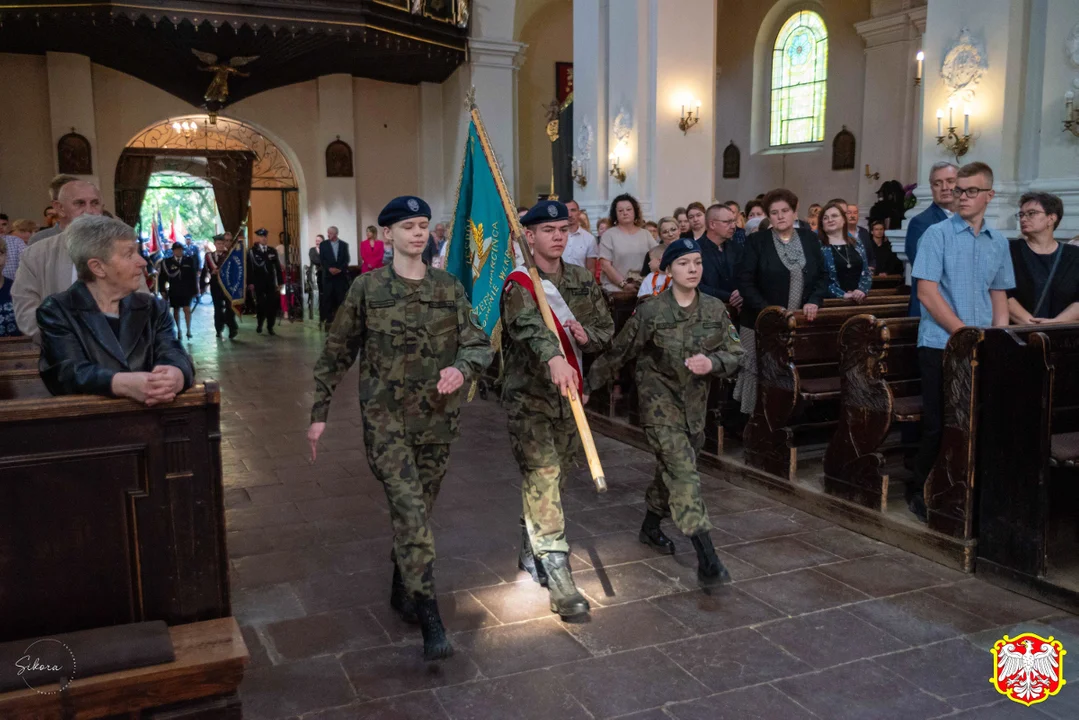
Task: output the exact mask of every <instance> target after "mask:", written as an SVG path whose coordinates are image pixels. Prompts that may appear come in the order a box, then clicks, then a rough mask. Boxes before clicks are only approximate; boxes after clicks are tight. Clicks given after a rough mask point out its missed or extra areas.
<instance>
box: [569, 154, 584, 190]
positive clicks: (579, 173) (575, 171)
mask: <svg viewBox="0 0 1079 720" xmlns="http://www.w3.org/2000/svg"><path fill="white" fill-rule="evenodd" d="M569 174H570V176H571V177H572V178H573V182H575V183H577V187H579V188H582V189H583V188H584V186H585V185H587V184H588V176H587V175H586V174H585V171H584V165H581V163H580V161H578V160H577V158H573V159H572V160H571V161H570V165H569Z"/></svg>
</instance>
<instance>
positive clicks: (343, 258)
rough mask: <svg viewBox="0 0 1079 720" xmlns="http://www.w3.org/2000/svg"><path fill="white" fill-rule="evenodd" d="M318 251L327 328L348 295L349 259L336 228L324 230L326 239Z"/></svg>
mask: <svg viewBox="0 0 1079 720" xmlns="http://www.w3.org/2000/svg"><path fill="white" fill-rule="evenodd" d="M318 249H319V256H320V258H321V259H322V272H323V273H324V274H323V276H322V277H323V280H322V287H323V289H324V290H325V296H326V306H325V307H326V326H327V327H329V325H330V324H331V323H332V322H333V318H334V315H336V314H337V308H339V307H341V303H343V302H344V301H345V296H346V295H348V286H349V282H348V266H349V264H350V259H351V258H350V256H349V254H348V243H347V242H345V241H344V240H341V239H340V238H338V237H337V228H336V227H334V226H332V225H331V226H330V227H328V228H327V229H326V239H325V240H323V241H322V244H320V245H319V248H318Z"/></svg>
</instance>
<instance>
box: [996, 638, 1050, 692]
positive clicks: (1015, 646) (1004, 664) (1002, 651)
mask: <svg viewBox="0 0 1079 720" xmlns="http://www.w3.org/2000/svg"><path fill="white" fill-rule="evenodd" d="M1035 648H1036V649H1035ZM1065 653H1066V651H1065V650H1064V648H1063V647H1062V646H1061V644H1060V642H1059V641H1056V640H1054V639H1053V638H1052V637H1050V638H1049V639H1048V640H1046V639H1045V638H1042V637H1039V636H1038V635H1035V634H1033V633H1025V634H1023V635H1020V636H1019V637H1017V638H1014V639H1013V638H1009V637H1008V636H1007V635H1005V636H1004V639H1003V640H999V641H997V643H996V645H995V646H994V647H993V659H994V668H993V677H992V678H990V682H992V683H993V685H994V686H995V687H996V689H997V690H998V691H999V692H1000V693H1002V694H1003V695H1007V696H1008V697H1009V698H1010V699H1011V700H1014V701H1015V702H1018V703H1022V704H1023V705H1027V706H1029V705H1032V704H1034V703H1036V702H1041V701H1043V700H1045V699H1046V698H1048V697H1049V696H1051V695H1055V694H1056V693H1057V692H1059V691H1060V688H1061V686H1063V685H1064V683H1065V680H1064V670H1063V668H1062V663H1063V656H1064V655H1065Z"/></svg>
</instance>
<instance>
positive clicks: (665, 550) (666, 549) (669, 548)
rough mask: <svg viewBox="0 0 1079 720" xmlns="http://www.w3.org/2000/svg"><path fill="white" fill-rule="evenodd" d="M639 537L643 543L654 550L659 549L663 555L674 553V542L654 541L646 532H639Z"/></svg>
mask: <svg viewBox="0 0 1079 720" xmlns="http://www.w3.org/2000/svg"><path fill="white" fill-rule="evenodd" d="M637 539H638V540H640V541H641V543H642V544H643V545H647V546H648V547H650V548H652V549H653V550H658V551H659V552H660V553H662V554H663V555H674V550H675V548H674V543H673V542H672V543H671V544H670V545H664V544H662V543H656V542H652V538H650V537H648V536H647V535H645V534H644V533H640V534H638V535H637Z"/></svg>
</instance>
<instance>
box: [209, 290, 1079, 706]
mask: <svg viewBox="0 0 1079 720" xmlns="http://www.w3.org/2000/svg"><path fill="white" fill-rule="evenodd" d="M196 335H197V337H196V338H195V340H194V341H191V343H190V347H191V350H192V354H193V355H194V357H195V359H196V362H197V365H198V375H199V377H200V378H201V379H210V378H214V379H218V380H219V381H220V383H221V387H222V393H221V398H222V414H221V426H222V433H223V436H224V439H223V441H222V458H223V463H224V482H225V487H226V506H227V512H226V522H227V525H228V530H229V533H228V545H229V552H230V556H231V562H232V587H233V611H234V613H235V615H236V617H237V618H238V620H239V622H240V624H241V626H242V628H243V633H244V638H245V639H246V641H247V643H248V647H249V650H250V652H251V664H250V666H249V668H248V671H247V673H246V676H245V679H244V682H243V685H242V695H243V701H244V709H245V717H247V718H253V719H261V718H303V719H304V720H331V719H332V720H338V719H340V720H344V719H352V718H362V719H371V720H373V719H375V718H378V719H380V720H388V719H390V718H393V719H403V718H408V719H415V720H427V719H431V720H434V719H436V718H437V719H439V720H479V719H501V718H514V719H521V720H526V719H529V718H542V719H543V720H549V719H550V718H564V719H566V720H571V719H576V718H616V717H617V718H623V717H624V718H634V719H635V720H671V719H675V720H698V719H700V720H703V719H708V720H716V719H720V718H731V719H732V720H744V719H747V718H762V719H769V720H770V719H772V718H781V719H782V720H801V719H802V718H826V719H829V720H832V719H835V720H839V719H842V718H851V719H854V720H864V719H869V718H872V719H884V718H903V719H904V720H915V719H917V718H938V717H950V718H976V719H978V720H994V719H996V718H1013V717H1014V718H1044V717H1052V718H1074V717H1077V716H1079V690H1073V688H1074V687H1076V686H1077V685H1079V680H1077V681H1075V684H1074V685H1073V684H1072V683H1069V684H1067V685H1066V686H1065V687H1064V689H1063V690H1062V692H1061V693H1060V694H1059V695H1057V696H1055V697H1053V698H1050V699H1049V700H1048V701H1047V702H1045V703H1042V704H1040V705H1036V706H1034V707H1032V708H1029V709H1028V708H1025V707H1023V706H1020V705H1016V704H1014V703H1012V702H1010V701H1008V700H1005V699H1003V698H1002V697H1001V696H1000V695H998V694H997V693H996V692H995V691H994V690H993V688H992V685H991V684H990V682H989V677H990V674H991V656H990V655H989V653H988V650H989V648H990V647H991V646H992V644H993V643H994V641H995V640H997V639H999V638H1000V637H1001V636H1002V635H1003V634H1004V633H1006V632H1008V633H1011V634H1016V631H1017V630H1018V629H1020V628H1021V629H1024V630H1033V631H1036V632H1039V633H1040V634H1042V635H1043V636H1047V635H1049V634H1052V635H1055V636H1056V637H1057V638H1059V639H1062V640H1063V642H1064V646H1065V649H1073V652H1079V618H1076V617H1073V616H1070V615H1068V614H1067V613H1063V612H1061V611H1059V610H1056V609H1055V608H1052V607H1049V606H1046V605H1042V604H1040V603H1037V602H1034V601H1032V600H1029V599H1027V598H1024V597H1021V596H1018V595H1015V594H1012V593H1010V592H1006V591H1004V590H1000V589H998V588H995V587H993V586H991V585H988V584H986V583H984V582H982V581H980V580H978V579H975V578H971V577H967V576H964V575H962V574H960V573H958V572H955V571H952V570H949V569H947V568H944V567H942V566H939V565H936V564H934V563H932V562H928V561H926V560H923V559H921V558H918V557H916V556H914V555H910V554H908V553H905V552H902V551H898V550H896V549H894V548H891V547H889V546H886V545H883V544H881V543H878V542H876V541H873V540H870V539H868V538H865V537H863V536H860V535H857V534H855V533H852V532H849V531H847V530H844V529H842V528H839V527H837V526H834V525H831V524H830V523H827V522H824V521H821V520H819V519H817V518H815V517H812V516H810V515H807V514H805V513H802V512H799V511H798V510H795V509H793V508H788V507H785V506H783V505H779V504H777V503H774V502H772V501H770V500H767V499H765V498H762V497H759V496H757V495H755V494H753V493H750V492H747V491H745V490H741V489H738V488H735V487H733V486H731V485H729V484H727V483H724V482H721V481H719V480H716V479H714V478H707V477H706V478H704V482H705V496H706V499H707V502H708V507H709V512H710V514H711V516H712V519H713V522H714V523H715V525H716V530H715V532H714V534H713V535H714V538H715V542H716V545H717V546H718V547H720V548H721V550H720V554H721V556H722V558H723V560H724V562H725V563H726V564H727V566H728V568H729V569H730V571H731V573H732V575H733V577H734V583H733V584H732V585H730V586H727V587H723V588H721V589H718V590H715V591H712V592H708V593H706V592H704V591H702V590H701V589H699V588H698V586H697V582H696V576H695V556H694V555H693V552H692V548H691V547H690V545H689V543H688V542H686V541H685V539H684V538H681V537H680V536H679V537H678V538H677V542H678V547H679V552H678V554H676V555H675V556H667V557H662V556H658V555H655V554H653V552H652V551H651V550H649V549H648V548H646V547H644V546H643V545H641V544H640V543H639V542H638V541H637V537H636V533H637V528H638V527H639V522H640V519H641V517H642V516H643V513H644V505H643V493H644V489H645V487H646V486H647V484H648V482H649V480H650V476H651V472H652V468H653V461H652V458H651V457H650V455H649V454H647V453H645V452H642V451H640V450H637V449H635V448H631V447H628V446H626V445H623V444H621V443H618V442H615V441H613V440H610V439H608V438H604V437H599V436H597V443H598V445H599V450H600V454H601V457H602V459H603V461H604V463H605V466H606V468H607V477H608V481H609V483H610V491H609V492H608V493H607V494H605V495H602V496H600V495H596V493H595V492H594V491H593V490H592V488H591V482H590V480H589V479H588V477H587V474H586V473H585V472H584V471H581V472H577V473H575V474H574V476H573V478H572V479H571V480H570V482H569V483H568V486H567V488H566V491H565V494H564V498H565V509H566V515H567V518H568V523H567V532H568V535H569V537H570V540H571V543H572V546H573V566H574V569H575V573H574V575H575V577H576V579H577V582H578V583H579V585H580V587H581V589H582V590H583V592H585V593H586V594H587V595H588V597H589V599H590V600H591V602H592V604H593V608H594V610H593V613H592V619H591V622H590V623H587V624H581V625H567V624H563V623H561V622H559V621H558V619H557V618H555V617H553V616H552V615H551V614H550V612H549V610H548V607H547V599H546V591H544V590H543V589H542V588H540V587H539V586H537V585H534V584H533V583H532V582H531V581H530V580H528V579H527V576H523V574H522V573H519V572H518V571H517V566H516V548H517V545H516V543H517V539H518V526H517V518H518V515H519V512H520V498H519V492H520V491H519V476H518V472H517V469H516V467H515V465H514V462H513V459H512V457H511V454H510V450H509V446H508V440H507V434H506V429H505V420H504V415H503V414H502V412H501V410H500V409H499V407H498V405H497V404H496V403H494V402H487V401H481V400H478V399H477V400H476V401H474V402H473V403H471V404H470V405H468V406H467V407H466V408H465V410H464V412H463V414H462V423H461V428H462V439H461V440H460V441H459V442H458V443H457V444H456V445H455V446H454V451H453V456H452V460H451V465H450V470H449V473H448V474H447V476H446V480H445V482H444V484H443V489H442V494H441V496H440V497H439V500H438V505H437V508H436V511H435V513H434V520H433V521H434V525H435V530H436V542H437V547H438V551H439V560H438V562H437V565H436V577H437V583H438V587H439V591H440V605H441V608H442V611H443V616H444V619H445V621H446V623H447V625H448V627H449V630H450V631H451V632H452V639H453V642H454V643H455V645H456V648H457V654H456V656H455V657H454V658H453V659H451V660H450V661H448V662H445V663H443V664H441V665H428V664H426V663H424V662H423V661H422V658H421V653H420V645H419V643H420V637H419V632H418V630H416V629H415V628H413V627H410V626H406V625H404V624H402V623H401V622H399V621H397V619H396V618H395V617H394V614H393V612H392V611H391V610H390V608H389V605H388V602H387V599H388V597H387V596H388V588H389V581H390V571H391V566H390V563H389V558H388V554H389V550H390V523H389V518H388V515H387V511H386V501H385V498H384V496H383V494H382V490H381V487H380V486H379V484H378V483H377V482H376V481H375V479H374V478H373V477H372V475H371V473H370V471H369V470H368V467H367V463H366V460H365V458H364V452H363V447H362V440H361V432H360V422H361V418H360V413H359V409H358V403H357V395H356V374H355V372H352V373H350V375H349V376H348V377H347V378H346V379H345V380H344V382H343V383H342V385H341V387H340V389H339V391H338V393H337V396H336V398H335V400H334V404H333V409H332V411H331V416H330V424H329V427H328V429H327V431H326V434H325V436H324V441H323V443H322V452H321V453H320V455H319V459H318V463H317V464H315V465H311V464H309V463H308V450H307V447H306V442H305V431H306V428H307V424H308V410H309V407H310V404H311V399H312V385H313V383H312V381H311V379H310V377H311V368H312V366H313V364H314V362H315V359H316V357H317V354H318V351H319V349H320V347H321V343H322V337H323V336H322V335H321V334H320V333H319V332H318V331H317V330H315V328H314V327H313V323H310V322H308V323H307V326H306V327H305V326H303V325H301V324H299V323H296V324H289V323H284V324H282V325H281V326H279V336H278V337H276V338H270V337H268V336H266V335H256V334H255V332H254V322H253V319H250V318H248V319H245V320H244V321H243V323H242V330H241V335H240V336H239V337H238V338H237V339H236V340H235V341H231V342H230V341H228V340H224V341H216V340H215V339H214V337H213V327H212V318H211V316H210V312H209V308H199V309H197V311H196ZM667 530H668V533H671V534H672V537H673V536H674V535H676V534H677V533H676V531H675V530H674V529H673V528H671V527H668V528H667ZM1066 665H1070V663H1067V664H1066ZM1069 675H1070V673H1069V672H1068V671H1067V670H1065V677H1068V676H1069Z"/></svg>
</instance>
